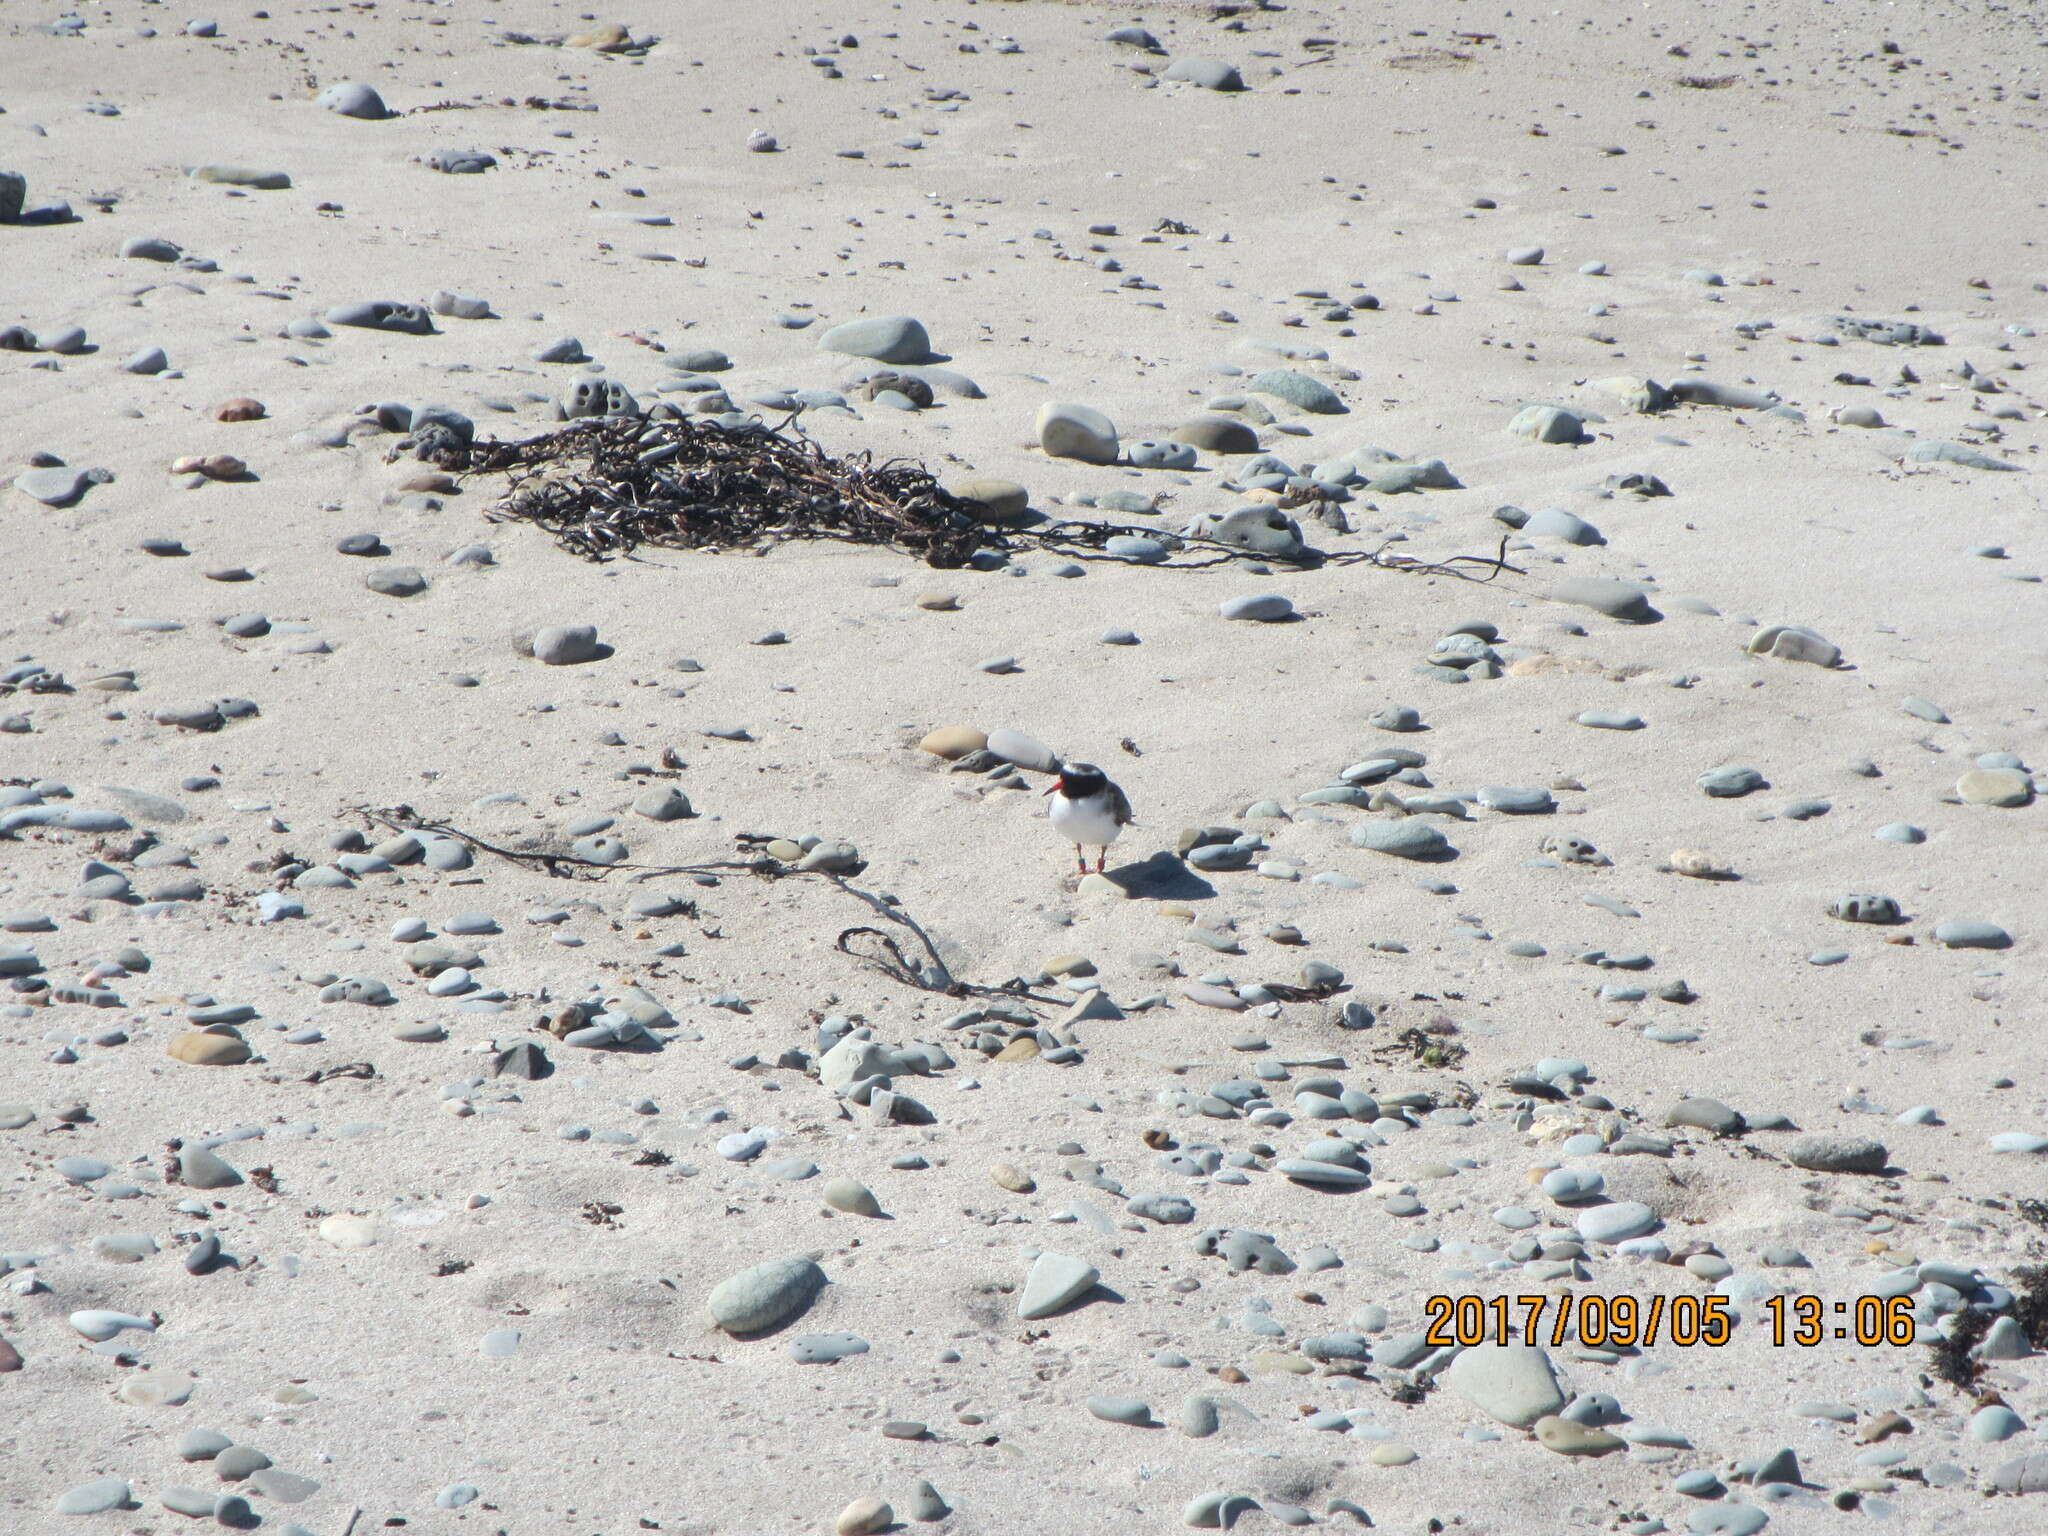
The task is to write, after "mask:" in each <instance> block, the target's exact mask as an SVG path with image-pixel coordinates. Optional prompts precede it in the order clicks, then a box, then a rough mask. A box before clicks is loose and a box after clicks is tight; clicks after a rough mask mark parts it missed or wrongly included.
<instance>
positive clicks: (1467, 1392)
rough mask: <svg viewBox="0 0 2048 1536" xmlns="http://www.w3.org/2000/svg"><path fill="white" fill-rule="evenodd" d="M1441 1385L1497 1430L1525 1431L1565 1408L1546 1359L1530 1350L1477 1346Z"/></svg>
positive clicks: (1529, 1346) (1535, 1349)
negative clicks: (1503, 1427)
mask: <svg viewBox="0 0 2048 1536" xmlns="http://www.w3.org/2000/svg"><path fill="white" fill-rule="evenodd" d="M1443 1381H1444V1385H1446V1386H1447V1387H1449V1388H1450V1389H1451V1391H1452V1392H1454V1393H1456V1394H1457V1395H1458V1396H1459V1397H1460V1398H1462V1399H1463V1400H1464V1401H1465V1402H1467V1403H1470V1404H1471V1405H1472V1406H1473V1407H1474V1408H1477V1409H1478V1410H1479V1411H1480V1412H1482V1413H1484V1414H1486V1415H1488V1416H1489V1417H1491V1418H1493V1419H1496V1420H1498V1421H1499V1422H1500V1423H1502V1424H1511V1425H1513V1426H1514V1427H1515V1428H1517V1429H1528V1428H1529V1427H1530V1426H1532V1425H1533V1424H1535V1423H1536V1421H1537V1420H1538V1419H1541V1418H1544V1417H1546V1416H1548V1415H1552V1414H1555V1413H1556V1412H1557V1411H1558V1410H1559V1409H1560V1408H1562V1407H1564V1405H1565V1395H1564V1392H1563V1390H1562V1389H1561V1388H1560V1387H1559V1386H1558V1383H1557V1376H1556V1373H1555V1371H1554V1370H1553V1369H1552V1367H1551V1364H1550V1357H1549V1356H1548V1355H1546V1354H1545V1353H1544V1352H1543V1350H1542V1349H1541V1348H1539V1347H1538V1346H1536V1345H1533V1344H1499V1343H1487V1344H1481V1345H1479V1346H1477V1347H1476V1348H1472V1349H1467V1350H1463V1351H1461V1352H1460V1353H1459V1355H1458V1357H1457V1358H1456V1359H1455V1360H1453V1361H1452V1362H1451V1365H1450V1369H1449V1370H1447V1371H1445V1372H1444V1376H1443Z"/></svg>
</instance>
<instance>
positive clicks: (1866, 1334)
mask: <svg viewBox="0 0 2048 1536" xmlns="http://www.w3.org/2000/svg"><path fill="white" fill-rule="evenodd" d="M1424 1308H1425V1310H1426V1312H1427V1313H1428V1316H1429V1320H1430V1321H1429V1327H1428V1328H1427V1330H1426V1331H1425V1332H1424V1334H1423V1338H1424V1340H1425V1342H1426V1343H1427V1344H1428V1345H1429V1346H1430V1347H1431V1348H1434V1349H1443V1348H1450V1347H1454V1346H1455V1347H1459V1348H1471V1347H1473V1346H1475V1345H1479V1344H1484V1343H1487V1342H1489V1341H1491V1342H1494V1343H1500V1344H1507V1343H1511V1342H1513V1341H1514V1340H1515V1339H1516V1337H1517V1336H1519V1337H1520V1338H1521V1340H1522V1341H1523V1342H1525V1343H1530V1344H1536V1343H1540V1342H1543V1341H1544V1335H1545V1333H1546V1331H1547V1333H1548V1335H1549V1338H1548V1342H1549V1344H1550V1346H1551V1347H1552V1348H1553V1349H1554V1348H1556V1347H1558V1346H1559V1345H1562V1344H1563V1343H1565V1342H1566V1341H1567V1340H1571V1341H1573V1342H1576V1343H1579V1344H1583V1345H1589V1346H1591V1347H1594V1348H1604V1347H1618V1348H1622V1349H1630V1348H1635V1347H1638V1346H1640V1347H1642V1348H1645V1349H1648V1348H1652V1347H1654V1346H1655V1345H1657V1344H1659V1343H1667V1344H1675V1345H1677V1346H1678V1347H1679V1348H1681V1349H1691V1348H1694V1347H1695V1346H1698V1345H1705V1346H1706V1347H1707V1348H1709V1349H1719V1348H1721V1347H1722V1346H1723V1345H1725V1344H1727V1343H1728V1342H1729V1340H1730V1339H1731V1338H1733V1337H1734V1331H1735V1322H1736V1318H1735V1314H1734V1311H1733V1309H1732V1308H1731V1307H1730V1305H1729V1302H1728V1299H1727V1298H1726V1297H1725V1296H1664V1295H1651V1296H1646V1297H1641V1298H1637V1297H1634V1296H1576V1297H1574V1296H1570V1295H1554V1296H1553V1295H1520V1296H1493V1297H1483V1296H1431V1297H1429V1298H1428V1299H1427V1300H1426V1302H1425V1303H1424ZM1762 1310H1763V1312H1764V1315H1765V1321H1766V1322H1767V1324H1768V1326H1769V1333H1770V1340H1771V1345H1772V1347H1773V1348H1776V1349H1783V1348H1785V1347H1786V1346H1787V1345H1792V1346H1796V1347H1798V1348H1801V1349H1811V1348H1813V1347H1814V1346H1815V1345H1817V1344H1820V1343H1823V1342H1825V1341H1826V1340H1828V1339H1835V1340H1840V1341H1844V1342H1847V1341H1852V1340H1853V1341H1854V1342H1855V1343H1856V1344H1858V1345H1860V1346H1862V1347H1864V1348H1866V1349H1874V1348H1878V1347H1880V1346H1886V1345H1888V1346H1891V1347H1892V1348H1904V1347H1905V1346H1907V1345H1910V1344H1912V1343H1913V1342H1914V1341H1915V1339H1916V1338H1917V1337H1918V1319H1916V1318H1915V1317H1914V1315H1913V1302H1912V1298H1911V1297H1908V1296H1858V1297H1856V1298H1855V1299H1854V1300H1853V1301H1836V1302H1828V1301H1824V1300H1822V1299H1821V1298H1820V1297H1818V1296H1808V1295H1790V1296H1767V1297H1765V1298H1764V1300H1763V1302H1762ZM1517 1313H1519V1314H1520V1315H1519V1317H1517V1315H1516V1314H1517ZM1546 1313H1549V1314H1550V1326H1549V1328H1548V1329H1547V1330H1546V1329H1545V1328H1544V1315H1545V1314H1546Z"/></svg>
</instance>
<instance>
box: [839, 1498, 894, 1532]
mask: <svg viewBox="0 0 2048 1536" xmlns="http://www.w3.org/2000/svg"><path fill="white" fill-rule="evenodd" d="M895 1522H896V1511H895V1510H893V1509H891V1508H890V1507H889V1503H888V1501H887V1500H886V1499H882V1498H878V1497H876V1496H875V1495H874V1494H872V1493H864V1494H862V1495H861V1496H860V1497H859V1498H857V1499H855V1500H854V1501H853V1502H852V1503H851V1504H849V1505H847V1506H846V1508H844V1509H842V1510H841V1511H839V1518H838V1519H837V1520H835V1521H833V1522H832V1529H833V1530H834V1531H836V1532H838V1533H839V1536H869V1532H872V1531H879V1530H884V1529H886V1528H887V1527H889V1526H891V1525H893V1524H895Z"/></svg>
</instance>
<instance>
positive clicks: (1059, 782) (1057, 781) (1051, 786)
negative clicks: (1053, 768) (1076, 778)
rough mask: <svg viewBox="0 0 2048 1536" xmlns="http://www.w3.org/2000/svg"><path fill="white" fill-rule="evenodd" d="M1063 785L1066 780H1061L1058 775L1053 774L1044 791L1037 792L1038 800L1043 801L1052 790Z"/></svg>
mask: <svg viewBox="0 0 2048 1536" xmlns="http://www.w3.org/2000/svg"><path fill="white" fill-rule="evenodd" d="M1064 783H1066V780H1065V779H1064V778H1062V777H1061V776H1060V775H1059V774H1054V775H1053V778H1052V782H1051V783H1050V784H1048V785H1046V786H1045V788H1044V789H1042V790H1040V791H1039V792H1038V798H1039V799H1041V800H1043V799H1044V798H1045V797H1046V796H1047V795H1049V794H1051V793H1052V792H1053V791H1054V790H1056V789H1058V788H1059V787H1060V786H1061V785H1062V784H1064Z"/></svg>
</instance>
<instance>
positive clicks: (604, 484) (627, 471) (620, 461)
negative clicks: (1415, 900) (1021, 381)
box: [419, 417, 1520, 581]
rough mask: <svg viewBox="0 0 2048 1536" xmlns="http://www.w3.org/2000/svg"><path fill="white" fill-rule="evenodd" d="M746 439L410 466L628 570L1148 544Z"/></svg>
mask: <svg viewBox="0 0 2048 1536" xmlns="http://www.w3.org/2000/svg"><path fill="white" fill-rule="evenodd" d="M793 421H794V418H790V419H789V420H786V421H785V422H784V423H783V424H782V425H781V426H780V427H775V428H770V427H767V426H764V425H761V424H759V423H758V422H756V423H749V424H748V425H747V426H745V427H742V428H738V429H733V428H729V427H725V426H720V425H717V424H715V423H712V422H710V421H704V420H698V419H692V418H687V417H660V418H653V419H649V420H644V421H643V420H640V419H637V418H626V417H606V418H598V419H592V420H588V421H579V422H572V423H570V424H569V425H567V426H565V427H562V428H559V429H557V430H555V431H553V432H548V433H545V434H543V435H541V436H539V437H532V438H527V439H524V440H523V441H519V442H509V443H508V442H483V443H474V444H463V443H459V442H455V441H453V440H452V439H451V438H441V439H437V440H436V441H434V442H433V443H431V444H430V445H425V444H423V445H422V446H421V447H420V449H419V452H420V455H421V457H423V458H428V459H429V460H430V461H431V462H434V463H437V464H440V465H441V466H442V467H444V468H447V469H451V470H456V471H459V472H462V473H465V474H468V475H485V474H503V475H506V476H508V477H509V479H510V484H509V486H508V487H507V489H506V491H505V494H504V495H503V496H502V497H501V498H500V499H499V501H498V503H497V505H496V506H495V507H494V508H493V509H492V511H491V512H490V513H489V514H488V515H489V516H490V517H491V518H492V520H494V521H512V522H528V523H533V524H535V525H537V526H539V527H541V528H544V529H546V530H547V531H548V532H549V533H550V534H552V535H553V536H554V539H555V541H556V542H557V543H558V544H560V545H561V546H562V547H563V548H564V549H566V550H569V551H571V552H572V553H574V554H577V555H581V556H582V557H584V558H585V559H588V560H609V559H614V558H617V557H620V556H631V555H632V554H633V553H634V552H635V551H636V550H639V549H641V548H643V547H647V548H656V549H674V550H697V551H712V552H716V551H721V550H745V551H750V552H752V553H755V554H763V553H766V552H767V551H768V550H770V549H772V548H774V547H775V546H776V545H778V544H781V543H784V542H787V541H790V540H794V539H836V540H840V541H842V542H845V543H850V544H862V545H869V546H875V547H882V548H888V549H894V550H898V551H901V552H902V553H904V554H908V555H911V556H914V557H915V558H917V559H920V560H923V561H924V562H925V563H926V564H928V565H931V566H934V567H936V568H938V569H940V570H952V569H957V568H958V567H960V566H963V565H965V564H967V563H968V561H970V560H971V559H972V558H973V557H974V556H975V555H976V554H978V553H980V552H981V551H983V550H988V551H991V552H994V553H997V554H1001V555H1005V556H1007V555H1013V554H1018V553H1021V552H1024V551H1028V550H1038V551H1042V552H1046V553H1055V554H1062V555H1066V556H1069V557H1071V558H1074V559H1080V560H1097V561H1104V562H1112V563H1122V564H1134V563H1138V562H1135V561H1132V560H1130V559H1129V558H1127V557H1124V556H1120V555H1117V554H1114V553H1112V552H1110V551H1109V550H1108V549H1107V548H1106V547H1105V546H1106V545H1107V544H1108V542H1109V540H1111V539H1112V538H1115V537H1116V536H1118V535H1119V534H1130V535H1141V536H1145V537H1158V536H1159V535H1158V531H1157V530H1154V529H1148V528H1142V527H1134V526H1129V525H1124V524H1115V523H1090V522H1072V521H1061V522H1046V523H1041V524H1038V525H1036V526H1034V527H1031V528H1026V529H1000V528H993V527H990V526H988V525H987V524H985V523H983V522H981V521H980V520H979V518H977V516H976V515H975V505H974V503H972V502H969V501H966V500H964V499H963V498H961V497H958V496H955V495H953V494H952V493H951V492H950V491H947V490H946V489H944V488H943V487H942V486H941V485H940V484H939V483H938V481H937V479H936V478H935V477H934V476H933V475H932V474H931V473H930V471H928V470H926V469H925V468H923V467H922V466H921V465H918V464H915V463H912V462H910V461H908V460H903V459H890V460H887V461H885V462H883V463H881V464H876V463H875V462H874V461H873V458H872V456H871V455H869V454H867V453H865V452H863V453H857V454H853V455H850V456H848V457H845V458H836V457H834V456H832V455H830V454H827V453H826V452H825V451H824V450H823V449H822V448H820V447H819V446H818V445H817V444H816V443H815V442H813V441H811V440H810V439H809V438H807V437H805V436H804V435H803V434H802V433H801V432H800V431H797V430H795V429H794V428H793V426H792V422H793ZM1164 542H1166V543H1167V544H1168V546H1169V549H1170V550H1171V552H1172V553H1171V554H1170V556H1169V558H1168V559H1167V560H1165V561H1163V562H1159V564H1160V565H1161V566H1163V567H1164V568H1167V569H1179V570H1193V569H1201V568H1203V567H1206V566H1214V565H1220V564H1225V563H1227V562H1229V561H1232V560H1240V559H1249V558H1261V559H1265V560H1268V561H1272V560H1275V559H1278V558H1280V557H1275V556H1270V555H1268V556H1257V557H1254V556H1252V555H1251V554H1250V553H1249V552H1248V551H1245V550H1243V549H1239V548H1237V547H1235V546H1233V545H1228V544H1221V543H1218V542H1216V541H1214V540H1211V539H1204V538H1199V537H1191V536H1188V535H1175V536H1168V537H1167V538H1166V539H1165V540H1164ZM1283 563H1287V564H1293V565H1298V566H1314V565H1321V564H1325V563H1328V564H1336V565H1355V564H1366V565H1371V566H1373V567H1375V568H1376V569H1380V570H1389V571H1402V572H1408V573H1411V574H1428V575H1438V576H1455V577H1459V578H1461V579H1465V580H1474V581H1490V580H1491V579H1493V577H1495V576H1497V575H1499V574H1500V573H1501V572H1502V571H1516V572H1517V574H1520V573H1519V571H1517V568H1516V567H1514V566H1511V565H1509V564H1508V563H1507V560H1506V540H1505V539H1503V540H1502V542H1501V548H1500V549H1499V550H1498V551H1497V552H1496V553H1495V554H1493V555H1491V556H1485V555H1453V556H1450V557H1448V558H1447V559H1445V560H1443V561H1438V562H1429V561H1419V560H1415V559H1413V558H1411V557H1408V556H1405V555H1394V554H1389V553H1388V552H1387V549H1386V546H1381V548H1379V549H1375V550H1371V551H1362V550H1360V551H1347V552H1344V553H1341V554H1336V555H1324V554H1317V553H1305V554H1304V555H1303V556H1302V557H1301V558H1299V559H1297V560H1291V561H1284V562H1283Z"/></svg>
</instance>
